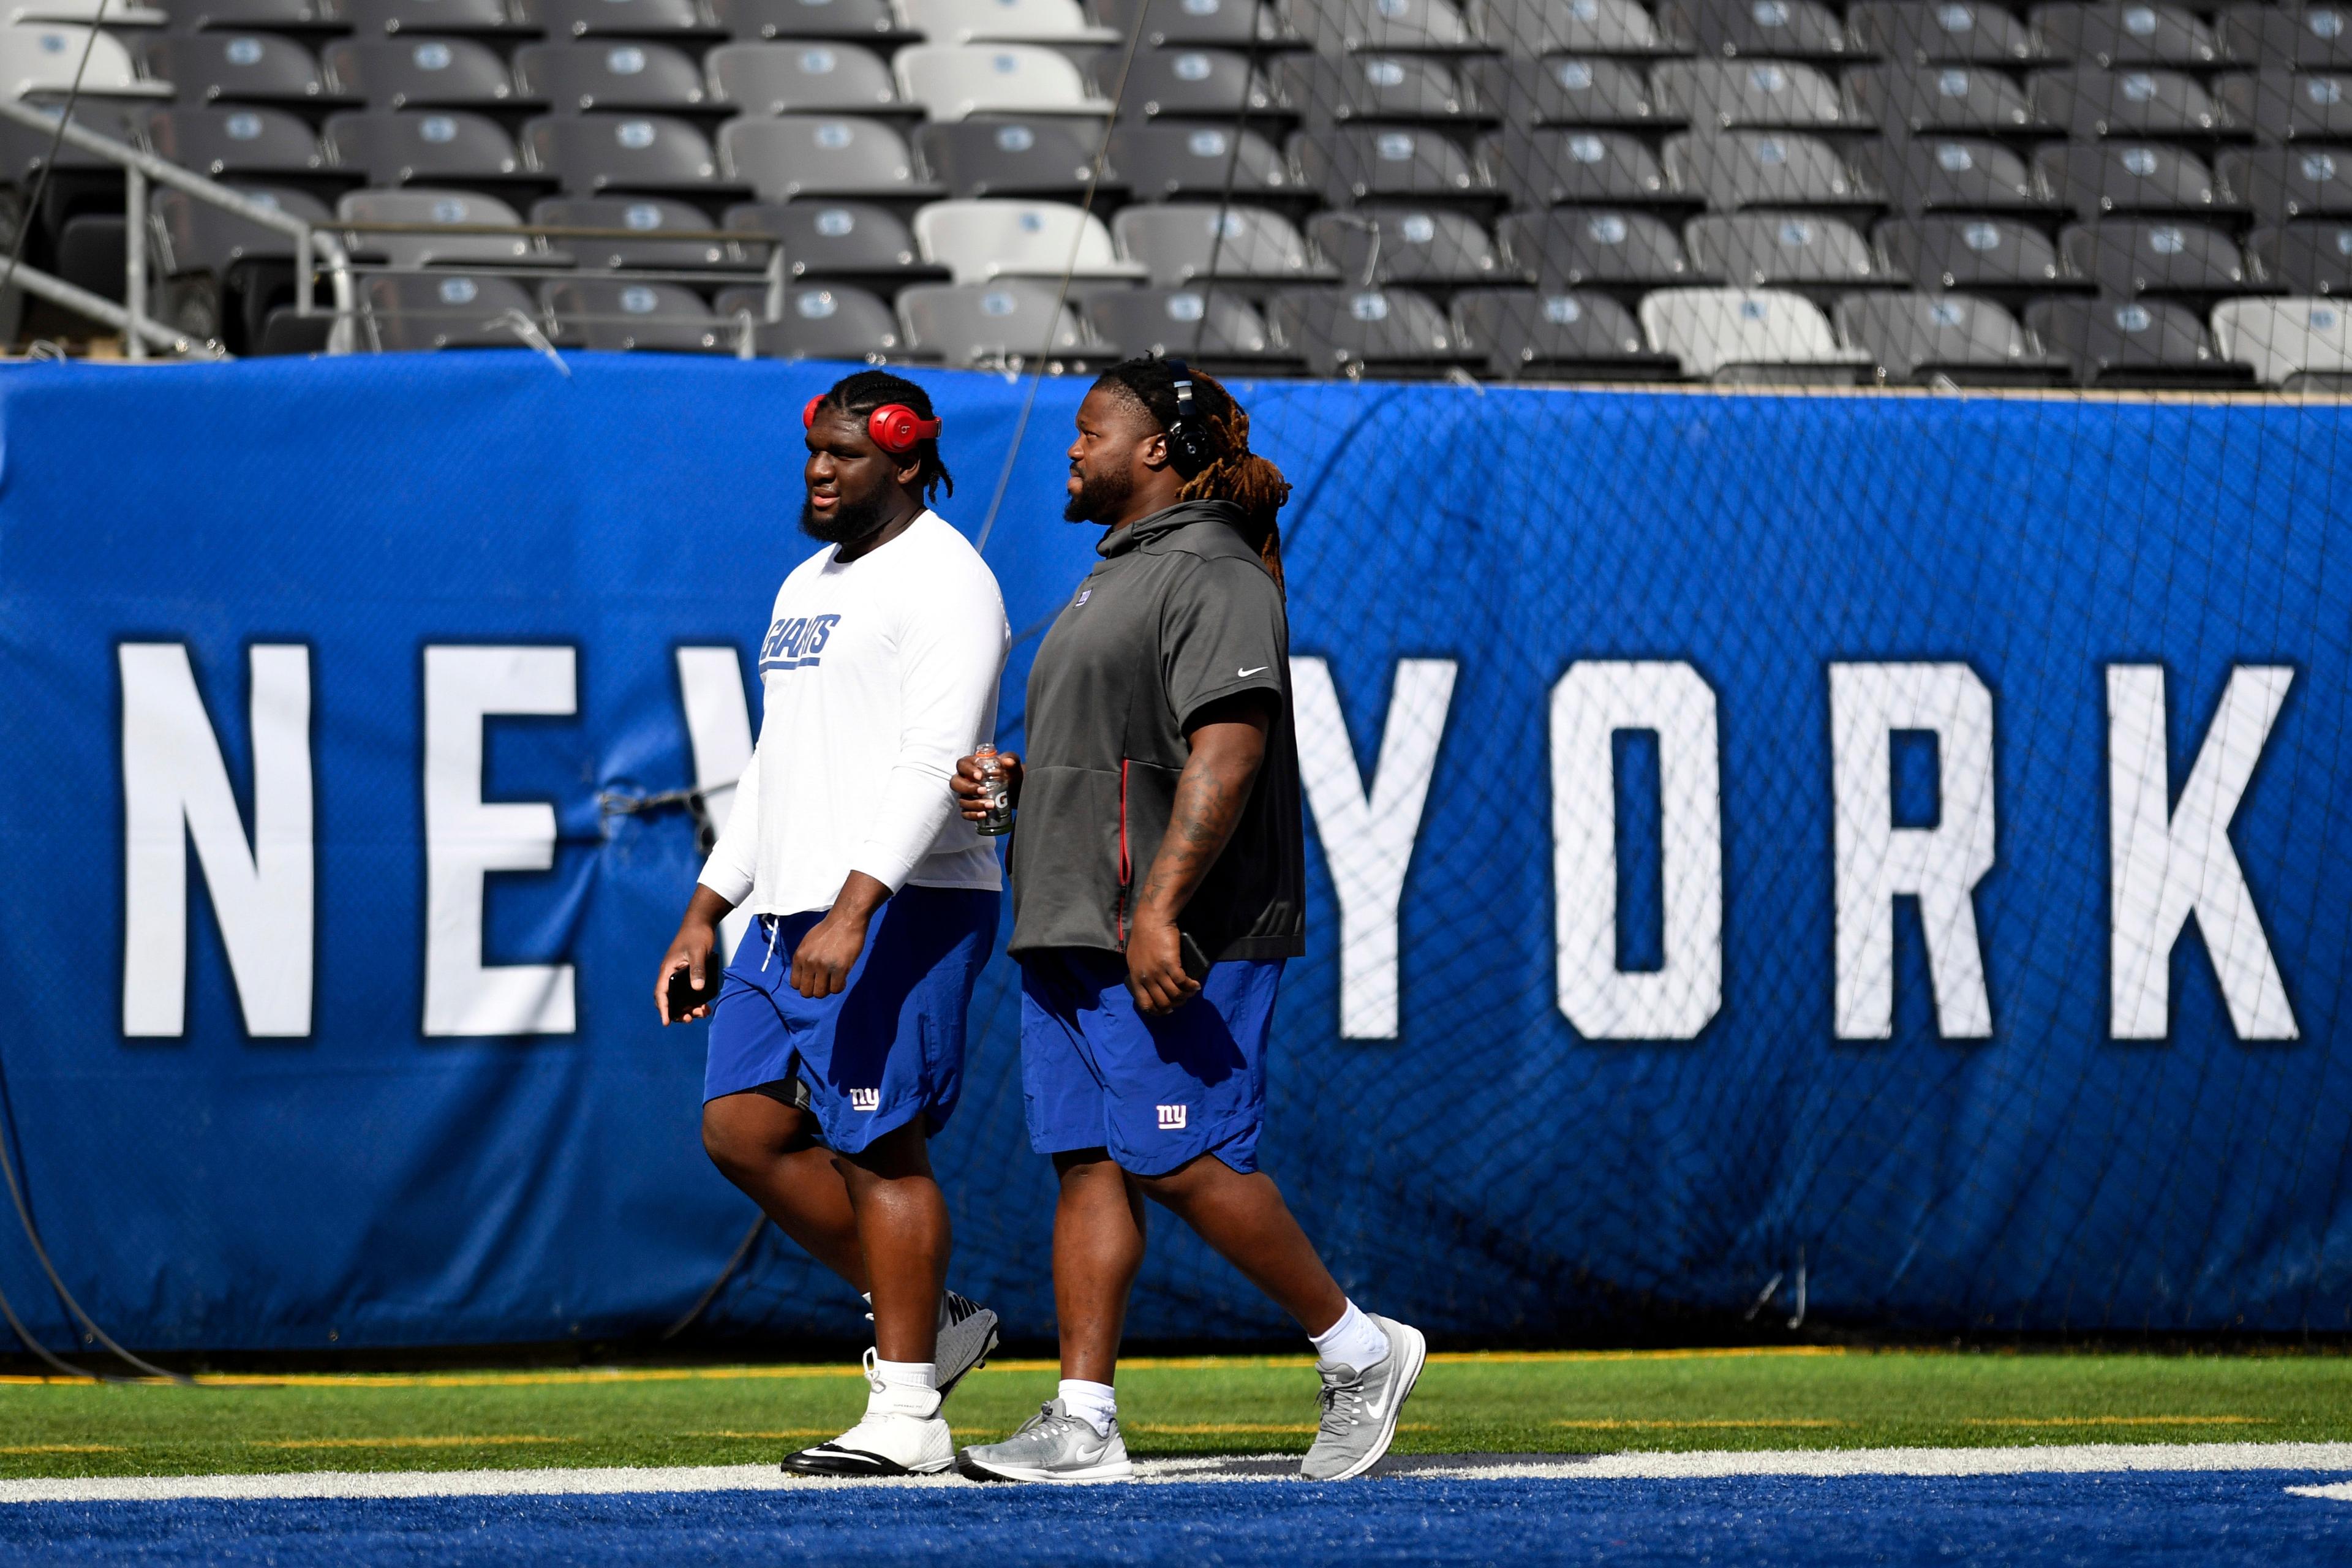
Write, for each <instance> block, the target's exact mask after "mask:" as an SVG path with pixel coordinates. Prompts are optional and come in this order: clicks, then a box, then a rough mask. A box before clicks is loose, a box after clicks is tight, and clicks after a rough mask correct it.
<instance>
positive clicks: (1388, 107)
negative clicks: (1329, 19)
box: [1274, 55, 1472, 126]
mask: <svg viewBox="0 0 2352 1568" xmlns="http://www.w3.org/2000/svg"><path fill="white" fill-rule="evenodd" d="M1274 86H1275V91H1276V94H1277V95H1278V96H1279V98H1280V100H1281V102H1282V106H1283V107H1284V108H1285V109H1287V110H1290V111H1291V112H1292V113H1294V114H1297V115H1298V116H1299V117H1300V118H1302V119H1303V120H1305V121H1306V122H1307V124H1308V125H1316V126H1320V125H1349V124H1353V123H1355V122H1357V121H1368V122H1370V121H1377V122H1381V123H1387V122H1391V121H1394V122H1397V123H1400V124H1403V123H1406V122H1411V121H1438V122H1443V121H1458V120H1462V119H1465V118H1467V117H1469V116H1470V115H1471V114H1472V108H1471V104H1470V100H1468V99H1467V98H1466V97H1465V95H1464V93H1463V91H1462V84H1461V83H1460V82H1459V81H1457V80H1456V79H1454V73H1453V72H1452V71H1451V70H1449V69H1447V68H1446V67H1445V66H1444V65H1443V64H1442V63H1440V62H1439V61H1436V60H1431V59H1416V58H1412V57H1411V56H1407V55H1350V56H1349V57H1347V58H1344V59H1333V58H1329V57H1328V56H1324V55H1288V56H1285V57H1284V58H1281V59H1279V60H1276V62H1275V67H1274Z"/></svg>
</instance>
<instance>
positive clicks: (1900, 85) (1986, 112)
mask: <svg viewBox="0 0 2352 1568" xmlns="http://www.w3.org/2000/svg"><path fill="white" fill-rule="evenodd" d="M1845 87H1846V96H1847V97H1848V99H1849V100H1852V103H1853V108H1854V110H1855V112H1856V113H1857V114H1858V115H1859V116H1860V117H1861V118H1862V119H1864V120H1865V121H1876V122H1877V123H1878V124H1879V125H1880V126H1882V127H1883V128H1885V129H1886V130H1889V131H1909V132H1912V133H1914V134H1926V133H1927V132H1955V133H1962V134H1965V133H1966V132H2018V131H2024V130H2029V129H2031V128H2032V127H2033V126H2034V125H2035V123H2036V121H2035V120H2034V117H2033V104H2032V100H2030V99H2028V98H2027V97H2026V96H2025V89H2023V88H2021V87H2020V86H2019V85H2018V84H2017V82H2016V81H2015V80H2014V79H2012V78H2011V77H2009V76H2007V75H2006V74H2004V73H2002V72H2000V71H1998V70H1994V69H1992V68H1990V67H1988V66H1957V65H1940V66H1894V65H1888V66H1865V67H1864V68H1861V69H1858V70H1853V71H1850V72H1848V73H1847V75H1846V79H1845Z"/></svg>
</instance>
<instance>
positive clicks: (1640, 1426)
mask: <svg viewBox="0 0 2352 1568" xmlns="http://www.w3.org/2000/svg"><path fill="white" fill-rule="evenodd" d="M1552 1425H1553V1426H1573V1427H1575V1428H1576V1429H1577V1430H1579V1431H1580V1432H1623V1431H1636V1430H1638V1431H1645V1432H1682V1431H1696V1430H1700V1429H1705V1428H1716V1427H1727V1426H1771V1427H1782V1426H1853V1422H1851V1421H1801V1420H1772V1419H1765V1418H1759V1419H1757V1420H1753V1421H1730V1420H1726V1421H1617V1420H1596V1421H1555V1422H1553V1423H1552Z"/></svg>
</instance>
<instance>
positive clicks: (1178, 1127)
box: [1159, 1105, 1184, 1132]
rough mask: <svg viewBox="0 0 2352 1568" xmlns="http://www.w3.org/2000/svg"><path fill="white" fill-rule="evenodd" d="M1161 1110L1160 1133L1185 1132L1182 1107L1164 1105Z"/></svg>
mask: <svg viewBox="0 0 2352 1568" xmlns="http://www.w3.org/2000/svg"><path fill="white" fill-rule="evenodd" d="M1159 1110H1160V1131H1162V1132H1181V1131H1184V1108H1183V1107H1182V1106H1181V1105H1163V1106H1160V1108H1159Z"/></svg>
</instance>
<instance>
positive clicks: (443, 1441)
mask: <svg viewBox="0 0 2352 1568" xmlns="http://www.w3.org/2000/svg"><path fill="white" fill-rule="evenodd" d="M584 1441H586V1439H584V1438H581V1437H541V1436H537V1435H535V1434H533V1435H526V1434H523V1433H519V1432H504V1433H498V1434H495V1435H493V1436H481V1437H286V1438H276V1437H271V1438H262V1437H247V1438H246V1439H245V1442H246V1443H247V1444H248V1445H249V1446H251V1447H256V1448H484V1447H505V1446H507V1445H509V1444H514V1443H579V1442H584Z"/></svg>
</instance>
